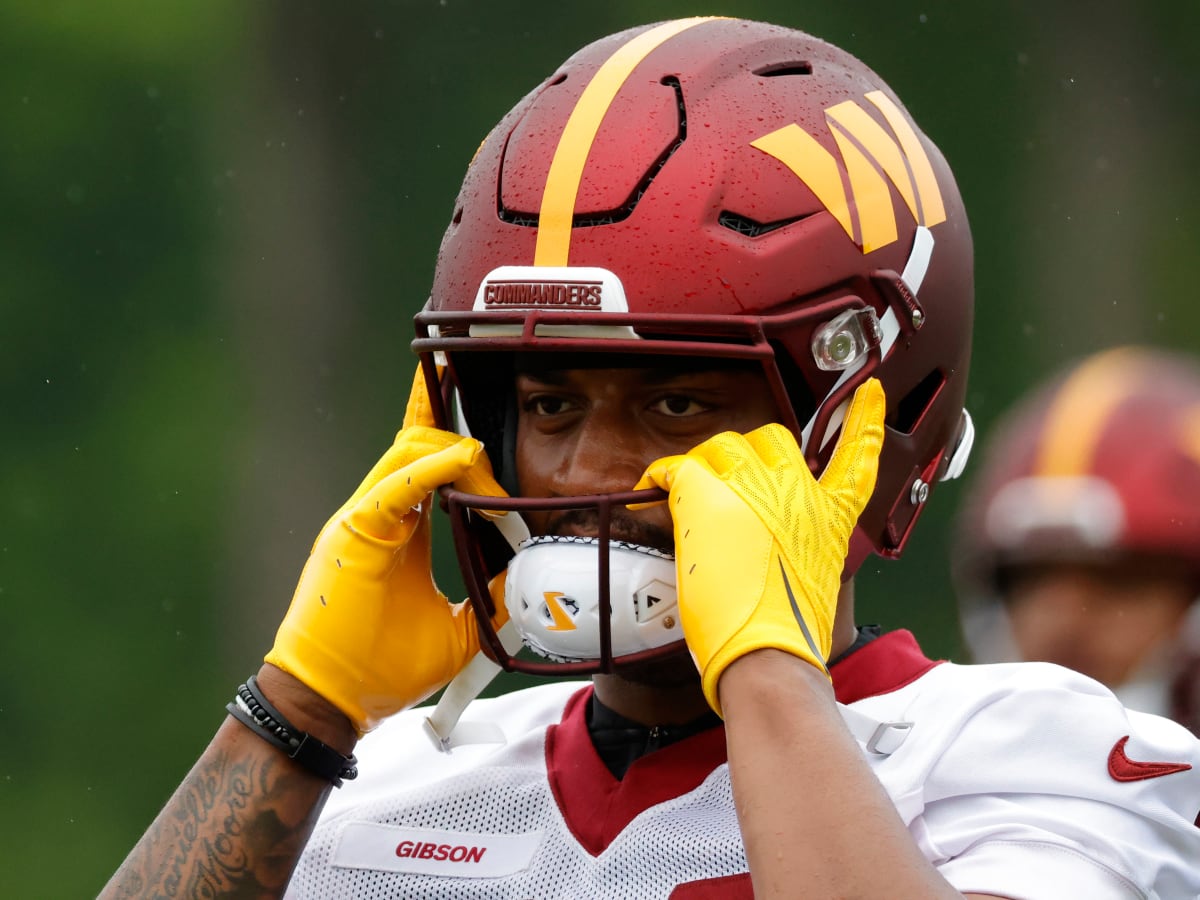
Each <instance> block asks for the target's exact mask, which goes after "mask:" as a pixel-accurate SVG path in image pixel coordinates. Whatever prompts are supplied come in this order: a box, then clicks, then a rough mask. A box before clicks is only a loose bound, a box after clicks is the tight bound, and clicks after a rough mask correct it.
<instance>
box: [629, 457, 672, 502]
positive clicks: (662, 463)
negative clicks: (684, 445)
mask: <svg viewBox="0 0 1200 900" xmlns="http://www.w3.org/2000/svg"><path fill="white" fill-rule="evenodd" d="M685 462H687V457H686V456H683V455H676V456H663V457H661V458H659V459H656V460H654V462H652V463H650V465H648V466H646V471H644V472H643V473H642V477H641V478H639V479H638V481H637V484H635V485H634V486H633V489H634V490H635V491H644V490H647V489H649V488H661V489H662V490H664V491H670V490H671V485H672V484H674V483H675V474H676V472H677V471H678V470H679V467H680V466H682V465H683V464H684V463H685ZM665 502H666V501H665V500H655V501H653V502H651V503H630V504H629V506H628V508H629V509H631V510H635V511H636V510H639V509H649V508H650V507H651V506H659V505H661V504H663V503H665Z"/></svg>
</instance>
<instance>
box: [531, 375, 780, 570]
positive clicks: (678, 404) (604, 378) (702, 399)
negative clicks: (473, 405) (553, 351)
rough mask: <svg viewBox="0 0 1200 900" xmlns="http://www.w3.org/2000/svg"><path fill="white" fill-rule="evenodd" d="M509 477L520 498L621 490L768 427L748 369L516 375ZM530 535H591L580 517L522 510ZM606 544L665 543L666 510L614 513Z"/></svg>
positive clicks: (768, 404)
mask: <svg viewBox="0 0 1200 900" xmlns="http://www.w3.org/2000/svg"><path fill="white" fill-rule="evenodd" d="M516 392H517V410H518V412H517V416H518V418H517V444H516V464H517V479H518V481H519V483H520V487H521V493H522V494H523V495H524V496H527V497H566V496H574V495H581V494H598V493H610V492H616V491H628V490H630V489H632V488H633V486H634V485H635V484H636V483H637V481H638V479H639V478H640V477H641V475H642V472H643V471H644V470H645V468H646V466H647V465H649V463H651V462H653V461H654V460H656V459H658V458H660V457H663V456H670V455H672V454H678V453H686V452H687V451H688V450H690V449H692V448H693V447H695V446H696V445H697V444H699V443H701V442H702V441H704V440H706V439H708V438H710V437H712V436H713V435H715V434H719V433H720V432H722V431H737V432H742V433H744V432H747V431H752V430H753V429H755V428H758V427H759V426H761V425H765V424H767V423H769V422H773V421H776V420H777V418H778V416H777V412H776V407H775V404H774V402H773V400H772V399H771V395H770V391H769V389H768V387H767V383H766V379H765V378H764V376H763V374H762V372H761V371H760V370H759V369H758V368H757V367H754V368H750V367H747V368H729V367H717V368H711V369H692V370H681V369H679V368H678V367H663V368H612V369H601V368H586V369H539V370H526V371H522V372H520V373H519V374H518V375H517V376H516ZM525 518H526V519H527V520H528V522H529V525H530V528H531V530H532V531H533V533H534V534H578V535H594V534H595V528H596V515H595V513H594V512H592V511H587V510H568V511H557V512H549V513H532V514H531V513H526V514H525ZM612 532H613V537H615V538H619V539H621V540H626V541H631V542H633V543H638V544H643V545H647V546H652V547H658V548H660V549H670V548H671V547H672V546H673V543H674V541H673V535H672V529H671V520H670V515H669V513H668V512H667V508H666V504H659V505H657V506H654V507H651V508H648V509H643V510H638V511H637V512H631V511H629V510H624V509H620V510H618V511H617V512H615V513H614V522H613V527H612Z"/></svg>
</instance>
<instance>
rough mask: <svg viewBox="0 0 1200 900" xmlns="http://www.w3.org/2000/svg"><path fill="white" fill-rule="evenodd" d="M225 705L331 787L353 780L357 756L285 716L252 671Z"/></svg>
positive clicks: (244, 723) (263, 737)
mask: <svg viewBox="0 0 1200 900" xmlns="http://www.w3.org/2000/svg"><path fill="white" fill-rule="evenodd" d="M225 708H226V709H227V710H229V713H230V715H232V716H233V717H234V718H235V719H237V720H238V721H239V722H241V723H242V724H243V725H245V726H246V727H247V728H249V729H250V730H251V731H253V732H254V733H255V734H257V735H258V736H259V737H260V738H262V739H263V740H264V741H266V742H267V743H268V744H271V745H272V746H274V747H278V748H279V749H280V750H282V751H283V752H284V753H286V754H287V755H288V756H289V757H290V758H292V759H294V760H295V761H296V762H298V763H300V765H302V766H304V768H306V769H308V771H310V772H312V773H313V774H314V775H319V776H321V777H322V778H324V779H325V780H326V781H330V782H333V786H334V787H341V786H342V781H343V780H345V781H353V780H354V779H355V778H357V777H358V760H357V759H355V758H354V754H351V755H350V756H342V754H340V753H338V752H337V751H336V750H334V749H333V748H332V747H330V746H329V745H328V744H325V743H322V742H321V741H319V740H317V739H316V738H315V737H313V736H312V735H311V734H308V733H307V732H304V731H301V730H300V729H299V728H297V727H296V726H295V725H293V724H292V723H291V722H289V721H288V720H287V719H285V718H284V717H283V713H281V712H280V711H279V710H277V709H276V708H275V707H274V706H272V705H271V702H270V701H269V700H267V698H266V697H264V696H263V693H262V691H260V690H259V688H258V680H257V679H256V678H255V677H254V676H253V675H251V676H250V677H249V678H248V679H247V680H246V683H245V684H241V685H238V689H237V696H235V697H234V698H233V700H231V701H230V702H229V703H227V704H226V705H225Z"/></svg>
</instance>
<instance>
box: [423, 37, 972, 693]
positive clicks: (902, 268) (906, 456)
mask: <svg viewBox="0 0 1200 900" xmlns="http://www.w3.org/2000/svg"><path fill="white" fill-rule="evenodd" d="M972 266H973V258H972V246H971V236H970V231H969V227H968V224H967V218H966V213H965V211H964V209H963V204H962V199H961V197H960V196H959V191H958V188H957V186H956V185H955V181H954V177H953V175H952V174H951V171H950V168H949V167H948V165H947V164H946V161H945V160H944V159H943V157H942V155H941V153H940V152H939V151H938V149H937V147H935V146H934V144H933V143H932V141H930V140H929V139H928V138H927V137H926V136H925V135H924V134H923V133H922V132H921V131H920V130H919V129H918V128H917V127H916V125H915V124H914V123H913V121H912V120H911V118H910V117H909V115H908V113H907V111H905V109H904V107H903V106H902V105H901V103H900V101H899V99H898V98H897V97H896V95H895V94H894V93H893V92H892V91H891V89H890V88H889V87H888V86H887V85H886V84H885V83H884V82H883V80H882V79H881V78H880V77H879V76H878V75H876V74H875V73H874V72H872V71H871V70H870V69H869V68H867V67H866V66H865V65H863V63H861V62H860V61H859V60H857V59H855V58H854V57H853V56H851V55H850V54H848V53H846V52H845V51H843V50H840V49H838V48H837V47H834V46H832V45H830V44H828V43H826V42H824V41H822V40H819V39H817V38H815V37H812V36H810V35H808V34H805V33H802V32H799V31H794V30H791V29H788V28H782V27H777V26H773V25H766V24H761V23H757V22H749V21H742V20H737V19H723V18H694V19H683V20H678V21H670V22H665V23H660V24H656V25H648V26H643V27H638V28H633V29H630V30H628V31H624V32H621V33H619V34H615V35H611V36H609V37H606V38H603V39H601V40H599V41H596V42H595V43H593V44H590V45H589V46H587V47H585V48H583V49H582V50H580V51H579V52H578V53H576V54H575V55H574V56H572V57H571V58H570V59H568V60H567V61H566V62H565V63H564V64H563V65H562V66H561V67H560V68H559V69H558V70H557V71H555V72H554V73H553V74H552V75H550V77H549V78H547V79H546V80H545V81H544V82H543V83H542V84H541V85H539V86H538V87H537V88H535V89H534V90H533V91H532V92H530V93H529V94H528V95H527V96H526V97H525V98H524V99H522V100H521V101H520V102H519V103H518V104H517V105H516V106H515V107H514V108H513V109H512V110H511V111H510V112H509V113H508V114H507V115H506V116H505V117H504V118H503V119H502V120H501V121H500V123H499V124H498V125H497V126H496V127H495V128H494V129H492V131H491V133H490V134H489V135H488V136H487V138H486V140H484V142H483V144H482V145H481V146H480V148H479V150H478V152H477V153H476V155H475V158H474V159H473V160H472V162H471V164H470V167H469V169H468V170H467V174H466V178H465V181H464V183H463V186H462V190H461V192H460V194H459V196H458V199H457V201H456V203H455V206H454V212H453V216H452V218H451V222H450V225H449V227H448V228H447V230H446V234H445V237H444V239H443V241H442V246H441V251H440V253H439V255H438V260H437V268H436V272H435V275H434V282H433V288H432V292H431V296H430V299H429V302H428V303H427V305H426V306H425V308H424V309H423V310H422V311H421V312H420V313H419V314H418V315H417V317H416V325H417V339H416V340H415V341H414V342H413V348H414V350H415V351H416V352H417V353H419V354H420V356H421V360H422V365H423V368H424V371H425V374H426V378H427V381H428V383H429V386H430V391H431V395H432V396H433V398H434V403H435V406H436V407H437V410H436V412H437V415H438V416H439V417H440V424H441V425H443V426H444V427H448V428H454V429H458V430H466V431H469V433H471V434H473V435H475V436H476V437H478V438H480V439H482V440H483V441H484V443H485V445H486V447H487V448H488V454H489V457H490V459H491V461H492V463H493V466H494V468H495V469H496V472H497V476H498V478H499V480H500V482H501V483H502V484H503V485H504V486H505V488H506V489H507V490H508V491H509V492H510V494H511V495H512V496H511V498H510V499H506V500H496V499H495V498H481V497H471V496H467V495H464V494H462V493H461V492H458V491H455V490H452V489H446V490H444V491H443V493H442V497H443V501H444V504H445V505H446V506H447V508H448V510H449V512H450V514H451V516H452V520H453V524H454V529H455V541H456V545H457V549H458V553H459V557H460V562H461V563H462V564H463V569H464V572H465V574H466V580H467V588H468V592H469V594H470V597H471V602H473V603H474V604H475V605H476V608H477V610H478V611H479V612H480V613H482V615H481V616H480V619H481V620H482V621H484V622H486V619H487V614H488V613H490V612H492V600H491V598H490V596H489V594H488V591H487V587H486V586H487V584H488V582H489V580H490V579H491V578H492V577H493V576H495V575H496V574H498V573H499V572H501V571H502V570H504V569H506V568H508V567H509V566H510V562H511V561H512V558H513V554H514V548H515V547H519V548H521V549H522V552H526V551H535V552H537V553H540V554H543V560H545V559H549V556H548V554H550V553H557V552H558V550H559V549H561V548H555V547H554V546H551V545H552V544H553V543H554V542H553V541H549V542H548V541H546V540H542V541H541V542H539V541H537V540H536V539H535V540H534V541H533V542H532V545H531V544H530V542H528V541H525V542H522V538H523V537H525V535H522V534H521V529H520V527H519V523H520V514H521V512H522V511H526V510H531V509H548V508H565V507H569V506H589V507H591V508H594V509H597V510H598V511H599V519H600V528H599V532H600V533H599V535H598V536H597V539H596V540H595V541H594V542H590V543H591V544H592V545H593V546H591V547H590V548H589V549H587V551H586V552H588V553H590V554H591V556H590V557H589V559H590V560H592V561H591V562H588V563H586V564H585V565H584V568H587V569H589V570H590V574H589V576H588V577H590V578H592V579H593V580H594V581H595V593H596V595H597V597H598V599H597V600H596V601H595V603H594V604H593V607H594V608H593V609H592V611H591V612H590V613H588V612H586V611H581V609H580V604H578V603H575V604H573V605H572V606H571V607H570V608H569V609H568V608H565V607H555V608H553V609H549V608H546V606H545V604H541V603H540V601H538V600H537V599H536V597H537V596H540V595H541V593H545V592H544V591H542V588H544V587H545V585H540V586H539V587H537V588H535V589H531V591H532V592H533V595H534V596H535V599H534V600H532V601H530V602H532V603H533V605H534V606H535V607H538V608H537V609H533V610H525V612H528V613H529V615H528V616H526V617H524V618H523V616H522V610H521V609H517V608H516V607H514V600H513V599H511V598H510V599H509V601H508V603H509V609H510V612H512V613H513V618H514V619H515V620H517V621H518V630H519V631H521V632H522V636H523V637H524V638H525V642H526V643H527V644H530V645H531V646H533V647H534V648H535V649H537V650H538V651H539V653H541V654H542V655H543V656H547V657H550V658H551V659H553V660H556V662H546V661H543V660H530V659H518V658H516V655H515V653H514V652H513V648H512V646H511V641H505V642H502V641H501V640H500V639H499V638H498V637H497V636H496V634H494V633H493V632H492V630H491V628H490V627H489V626H487V625H486V624H485V625H483V626H482V627H483V628H484V630H485V632H486V633H485V635H484V637H485V639H486V640H485V643H486V644H487V645H488V646H489V647H490V648H491V652H492V653H493V654H494V655H495V656H496V658H497V659H498V660H499V661H500V662H501V664H502V665H503V666H504V667H505V668H508V669H517V670H521V671H533V672H547V671H548V672H553V673H554V674H564V673H568V672H571V673H580V672H585V671H610V670H611V669H612V667H613V665H614V664H618V663H622V662H628V661H633V660H636V659H643V658H646V657H648V656H655V655H658V654H660V653H661V652H662V651H663V650H664V645H665V646H666V647H672V648H674V647H677V646H678V642H679V640H680V638H681V635H680V634H679V633H678V631H677V630H676V631H671V630H670V628H669V627H666V628H664V627H663V626H662V623H663V622H670V621H673V619H674V618H675V617H665V618H664V617H663V615H662V612H661V611H662V610H663V609H664V605H663V601H664V598H665V597H666V595H667V594H671V595H672V597H673V591H674V585H673V582H672V583H671V584H666V583H665V581H667V580H670V579H669V577H668V578H665V579H664V578H663V577H662V567H661V566H658V565H656V564H655V563H652V562H648V561H646V560H645V559H644V558H642V557H640V556H639V557H638V560H639V565H640V564H641V563H646V565H645V566H644V567H643V568H644V569H645V572H642V570H641V569H639V572H641V574H638V573H635V574H634V575H628V573H627V572H626V570H625V568H624V567H622V566H619V565H618V564H617V562H616V560H617V557H618V555H619V553H620V552H624V551H625V550H628V549H630V548H624V547H617V546H615V545H616V543H617V542H615V541H614V542H610V541H609V535H608V524H607V523H608V521H609V519H608V511H609V510H611V509H612V508H613V507H614V506H615V505H618V504H624V503H626V502H629V500H630V498H631V495H630V494H607V495H596V496H589V497H579V498H556V499H554V500H553V501H551V500H548V499H545V498H541V499H539V498H528V497H522V496H521V493H520V486H519V485H518V484H516V483H515V481H514V477H513V441H514V434H513V430H514V429H513V427H512V416H513V414H514V408H513V400H512V385H511V381H512V378H511V372H512V361H511V357H512V355H513V354H516V353H521V354H532V353H558V354H565V353H569V354H571V358H572V359H574V360H577V361H579V365H586V364H587V360H589V359H590V360H593V361H595V360H597V359H604V358H608V357H609V356H612V355H619V356H621V357H622V358H625V359H628V357H629V355H631V354H644V355H649V356H654V357H658V358H662V357H678V356H681V355H686V356H696V357H706V358H715V359H732V360H741V361H748V362H750V363H752V364H754V365H758V366H761V368H762V371H763V372H764V374H765V376H766V382H767V384H768V385H769V389H770V391H771V392H772V394H773V399H774V400H775V401H776V405H777V406H778V407H779V408H780V409H782V410H784V423H783V424H785V425H786V426H788V427H789V428H790V429H791V430H792V431H793V433H794V434H795V435H796V436H797V439H798V440H799V441H800V442H801V446H802V448H803V450H804V453H805V456H806V458H807V460H808V461H809V464H810V466H811V467H812V468H813V470H814V471H819V470H820V469H821V468H822V467H823V465H824V464H825V463H826V462H827V460H828V457H829V455H830V453H831V452H832V449H833V446H834V442H835V439H836V437H837V434H838V432H839V429H840V426H841V418H842V415H843V413H844V409H845V405H846V402H847V401H848V399H849V397H850V395H851V394H852V393H853V391H854V390H855V388H856V387H858V385H860V384H861V383H862V382H863V381H864V380H865V379H867V378H868V377H870V376H875V377H877V378H879V379H880V381H881V382H882V384H883V387H884V389H885V391H886V394H887V420H886V426H887V428H886V437H885V440H884V446H883V455H882V458H881V460H880V470H879V476H878V483H877V487H876V489H875V493H874V495H873V497H872V499H871V501H870V503H869V505H868V506H867V508H866V511H865V512H864V513H863V515H862V517H861V519H860V521H859V525H858V528H857V531H856V533H855V535H854V538H853V540H852V543H851V551H850V558H849V559H848V561H847V565H846V577H849V576H850V575H851V574H852V573H853V572H854V571H855V569H857V567H858V566H859V565H860V564H861V562H862V561H863V559H864V558H865V557H866V556H867V555H869V554H870V553H871V552H874V553H877V554H879V555H882V556H885V557H896V556H899V555H900V554H901V552H902V551H903V549H904V547H905V543H906V541H907V540H908V537H909V534H910V532H911V529H912V527H913V524H914V523H915V522H916V520H917V518H918V516H919V515H920V513H921V511H922V509H923V507H924V506H925V504H926V501H927V499H928V496H929V492H930V491H931V490H932V489H933V488H934V486H936V484H937V483H938V482H939V481H941V480H944V479H945V478H948V477H955V476H956V475H957V474H958V473H959V472H960V471H961V469H962V466H963V464H964V462H965V459H966V456H967V454H968V452H969V449H970V445H971V439H972V429H971V424H970V417H969V416H968V415H967V414H966V411H965V410H964V408H963V399H964V394H965V388H966V377H967V367H968V361H969V355H970V335H971V325H972V314H973V302H974V301H973V272H972ZM600 355H603V356H600ZM439 372H440V373H441V375H440V381H439V380H438V379H439ZM630 487H631V488H632V485H630ZM640 499H646V496H645V494H644V493H643V494H641V495H640ZM481 510H493V511H494V510H510V511H511V512H510V513H509V515H507V516H504V517H503V518H502V519H497V518H496V517H495V516H494V515H483V514H481V512H480V511H481ZM497 523H500V524H501V525H502V528H500V529H497ZM501 531H502V532H504V538H505V539H499V540H498V537H499V536H500V532H501ZM610 544H611V545H612V546H610ZM570 552H571V553H573V554H575V556H576V558H578V554H579V552H581V551H580V548H579V547H578V546H573V547H571V548H570ZM630 552H634V553H637V552H638V551H637V549H636V548H633V549H632V550H631V551H630ZM518 556H520V554H518ZM643 556H644V554H643ZM525 568H527V569H531V570H537V571H540V572H541V571H545V569H546V566H544V565H542V563H541V562H539V564H538V565H536V566H535V565H530V566H526V567H525ZM618 568H620V569H621V572H619V573H618V572H617V571H616V569H618ZM671 568H672V567H671V565H669V564H668V566H667V569H668V570H670V569H671ZM509 572H510V581H511V580H512V578H511V575H512V569H511V568H510V569H509ZM631 579H632V580H631ZM618 581H620V582H621V583H622V585H623V587H621V588H620V590H617V589H616V588H615V585H616V584H617V582H618ZM610 582H611V584H612V586H613V588H614V590H613V593H612V595H611V597H610ZM539 592H541V593H539ZM559 593H561V592H559ZM517 602H520V603H525V602H526V601H517ZM671 602H673V600H672V601H671ZM584 605H586V604H584ZM669 605H670V604H669V603H668V604H667V606H668V607H669ZM539 615H540V616H542V618H543V619H544V620H545V621H546V622H547V623H552V624H553V630H554V631H556V632H557V633H558V634H559V635H561V634H562V632H563V630H564V629H563V628H562V627H561V625H562V623H563V622H564V621H565V620H564V619H563V616H567V615H570V616H579V617H581V618H580V619H579V621H580V622H583V621H584V620H586V621H587V623H588V625H587V627H588V628H589V629H592V630H594V631H595V636H594V637H593V638H592V641H591V643H592V648H591V649H590V650H586V649H579V648H578V647H563V646H561V645H556V644H554V643H553V637H554V636H553V635H546V634H541V635H539V634H535V633H533V632H536V631H537V630H538V625H537V620H538V616H539ZM652 615H653V616H654V617H656V618H655V621H656V623H657V624H656V626H655V627H656V628H657V629H658V631H657V633H658V635H659V637H657V638H653V637H646V634H648V632H646V631H645V630H644V629H643V631H642V634H641V635H640V636H638V635H637V634H635V633H637V632H638V630H639V628H640V627H641V626H642V625H643V624H645V621H646V620H648V619H649V618H650V617H651V616H652ZM618 619H623V620H624V621H626V625H617V626H615V628H614V626H613V625H612V622H614V621H616V620H618ZM572 627H573V626H572ZM630 635H634V636H633V637H630ZM543 638H546V640H545V641H543V640H542V639H543ZM503 643H509V644H510V646H509V647H508V648H507V649H505V647H504V646H502V644H503Z"/></svg>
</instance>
